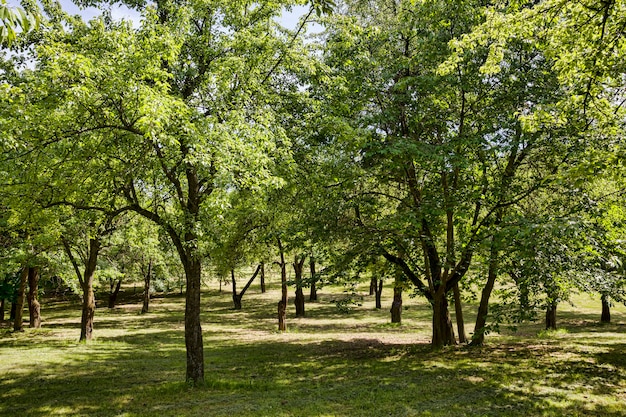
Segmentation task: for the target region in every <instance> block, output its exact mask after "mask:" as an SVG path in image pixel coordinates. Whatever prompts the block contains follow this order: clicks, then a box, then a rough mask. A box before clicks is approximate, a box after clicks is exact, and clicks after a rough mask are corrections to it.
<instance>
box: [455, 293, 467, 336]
mask: <svg viewBox="0 0 626 417" xmlns="http://www.w3.org/2000/svg"><path fill="white" fill-rule="evenodd" d="M452 290H453V291H454V313H455V316H456V328H457V331H458V332H459V343H467V336H466V335H465V321H464V320H463V305H462V304H461V291H459V284H458V283H456V284H454V287H452Z"/></svg>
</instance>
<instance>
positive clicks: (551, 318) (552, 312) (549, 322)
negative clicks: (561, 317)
mask: <svg viewBox="0 0 626 417" xmlns="http://www.w3.org/2000/svg"><path fill="white" fill-rule="evenodd" d="M557 305H558V303H556V302H550V303H548V305H547V307H546V330H556V307H557Z"/></svg>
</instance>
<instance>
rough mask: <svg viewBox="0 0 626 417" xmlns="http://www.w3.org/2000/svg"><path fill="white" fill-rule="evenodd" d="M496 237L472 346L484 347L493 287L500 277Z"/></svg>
mask: <svg viewBox="0 0 626 417" xmlns="http://www.w3.org/2000/svg"><path fill="white" fill-rule="evenodd" d="M497 243H498V242H497V241H496V237H495V236H493V237H492V238H491V249H490V253H489V267H488V271H487V282H486V283H485V286H484V287H483V291H482V295H481V298H480V305H479V306H478V314H477V315H476V324H474V334H473V335H472V341H471V343H470V345H471V346H482V345H483V343H484V342H485V331H486V325H487V316H488V314H489V299H490V298H491V293H492V291H493V287H494V285H495V283H496V278H497V276H498V273H497V269H498V248H497Z"/></svg>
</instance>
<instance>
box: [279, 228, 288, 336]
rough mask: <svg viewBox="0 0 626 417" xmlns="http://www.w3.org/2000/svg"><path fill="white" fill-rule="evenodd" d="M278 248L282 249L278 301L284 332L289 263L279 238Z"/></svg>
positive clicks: (280, 329) (280, 326)
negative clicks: (286, 260)
mask: <svg viewBox="0 0 626 417" xmlns="http://www.w3.org/2000/svg"><path fill="white" fill-rule="evenodd" d="M278 250H279V251H280V285H281V299H280V301H279V302H278V331H281V332H284V331H286V330H287V301H288V300H287V297H288V294H287V263H286V262H285V253H284V251H283V244H282V242H281V240H280V239H278Z"/></svg>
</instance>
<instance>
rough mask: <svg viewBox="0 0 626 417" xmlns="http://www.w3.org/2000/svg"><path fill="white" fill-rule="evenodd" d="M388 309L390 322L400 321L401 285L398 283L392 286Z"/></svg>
mask: <svg viewBox="0 0 626 417" xmlns="http://www.w3.org/2000/svg"><path fill="white" fill-rule="evenodd" d="M389 311H390V312H391V322H392V323H402V287H401V286H400V285H395V286H394V287H393V302H392V303H391V310H389Z"/></svg>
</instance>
